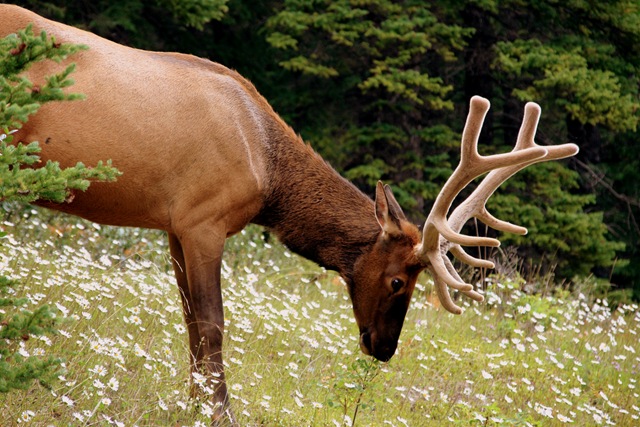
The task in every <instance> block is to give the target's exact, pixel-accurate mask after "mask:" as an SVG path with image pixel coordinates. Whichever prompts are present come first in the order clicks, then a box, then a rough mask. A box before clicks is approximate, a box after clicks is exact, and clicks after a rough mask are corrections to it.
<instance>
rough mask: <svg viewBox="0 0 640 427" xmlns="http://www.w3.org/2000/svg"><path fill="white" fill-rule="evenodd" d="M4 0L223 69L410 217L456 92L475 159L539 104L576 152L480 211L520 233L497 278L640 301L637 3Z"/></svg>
mask: <svg viewBox="0 0 640 427" xmlns="http://www.w3.org/2000/svg"><path fill="white" fill-rule="evenodd" d="M16 3H18V4H20V5H22V6H25V7H27V8H29V9H31V10H33V11H35V12H38V13H40V14H42V15H45V16H47V17H49V18H52V19H55V20H58V21H62V22H65V23H68V24H71V25H75V26H78V27H80V28H84V29H87V30H90V31H92V32H95V33H97V34H99V35H101V36H104V37H106V38H109V39H112V40H114V41H117V42H119V43H123V44H126V45H130V46H135V47H139V48H143V49H152V50H164V51H180V52H184V53H192V54H194V55H198V56H201V57H206V58H209V59H211V60H213V61H216V62H220V63H222V64H224V65H226V66H228V67H230V68H234V69H236V70H238V71H239V72H240V73H241V74H243V75H244V76H245V77H247V78H249V79H250V80H251V81H252V82H253V83H254V84H255V85H256V86H257V88H258V90H259V91H260V92H261V93H262V94H263V95H264V96H265V97H266V98H267V99H268V100H269V102H270V103H271V104H272V105H273V106H274V108H275V109H276V111H278V112H279V113H280V114H281V115H282V116H283V117H284V118H285V120H286V121H287V122H288V123H289V124H291V125H292V126H293V128H294V129H295V130H296V131H297V132H299V133H300V134H301V135H302V136H303V138H304V139H305V140H306V141H307V142H309V143H310V144H311V145H312V146H313V147H314V148H315V149H316V150H317V151H318V152H320V153H321V154H322V156H323V157H324V158H325V159H327V161H328V162H330V163H331V164H332V165H333V166H334V167H335V168H336V169H337V170H339V171H340V172H341V173H342V174H343V175H344V176H346V177H347V178H349V179H350V180H352V181H353V182H355V183H356V184H357V185H358V186H359V187H360V188H362V189H363V190H364V191H366V192H368V193H370V194H371V193H372V192H373V188H374V185H375V182H376V181H377V180H378V179H383V180H384V181H385V182H388V183H390V184H391V185H392V186H393V188H394V192H395V193H396V195H397V196H398V200H399V201H400V203H401V204H402V205H403V207H404V208H405V210H406V211H407V212H408V213H409V215H410V217H411V218H413V219H414V220H415V221H416V223H420V222H422V221H423V220H424V218H425V216H426V214H427V212H428V211H429V209H430V206H431V204H432V202H433V201H434V199H435V196H436V194H437V193H438V191H439V189H440V187H441V186H442V184H443V183H444V181H445V180H446V178H447V177H448V176H449V174H450V173H451V172H452V170H453V168H454V167H455V165H456V164H457V161H458V158H459V154H458V149H459V141H460V133H461V130H462V127H463V125H464V119H465V117H466V111H467V108H468V102H469V98H470V97H471V96H473V95H481V96H484V97H486V98H488V99H489V100H490V101H491V103H492V108H491V110H490V112H489V115H488V116H487V120H486V121H485V126H484V130H483V133H482V136H481V141H480V144H481V146H480V151H481V152H482V153H486V154H488V153H493V152H501V151H508V150H510V149H511V147H512V146H513V144H514V143H515V138H516V135H517V132H518V128H519V125H520V121H521V119H522V112H523V108H524V104H525V103H526V102H527V101H535V102H538V103H539V104H540V105H541V106H542V109H543V112H542V118H541V121H540V125H539V131H538V135H537V140H538V142H539V143H541V144H559V143H564V142H575V143H576V144H578V145H579V146H580V149H581V151H580V153H579V154H578V155H577V156H576V157H575V158H572V159H570V160H567V161H564V162H551V163H550V164H541V165H536V166H533V167H530V168H528V169H527V170H525V171H523V172H521V173H520V174H518V175H517V176H516V177H514V178H512V179H511V180H510V181H508V182H507V183H506V184H505V185H503V187H502V188H501V190H500V191H499V192H498V193H497V194H496V195H494V196H493V197H492V199H491V200H490V202H489V206H488V207H489V209H490V210H491V211H492V212H493V213H494V214H496V215H497V216H499V217H501V218H504V219H508V220H509V221H511V222H514V223H518V224H521V225H523V226H526V227H528V228H529V234H528V235H527V236H524V237H521V236H514V235H505V236H503V237H502V238H501V239H502V240H503V242H504V243H505V244H507V245H510V248H511V249H510V250H505V251H504V252H502V253H500V254H496V255H498V256H499V257H500V260H501V261H500V265H501V268H502V269H503V270H504V269H511V270H514V271H517V272H518V273H519V274H521V275H522V276H524V277H538V278H540V277H545V278H547V279H549V278H551V279H553V280H554V281H555V282H556V283H558V282H562V281H564V282H567V283H568V282H570V281H572V280H573V281H575V282H581V283H585V282H586V283H591V284H593V285H594V286H600V287H604V288H608V289H609V290H610V291H613V292H616V293H617V295H618V296H619V297H620V298H623V299H626V298H630V297H631V296H632V295H633V296H634V297H635V298H636V299H637V298H640V248H639V246H640V245H639V239H640V225H639V222H640V159H639V156H638V154H639V151H640V141H639V136H640V135H639V133H638V120H639V118H640V110H639V106H640V96H639V90H640V80H639V77H640V0H628V1H616V0H610V1H606V2H603V1H590V0H535V1H532V0H475V1H463V0H447V1H440V0H434V1H428V2H427V1H418V0H416V1H386V0H351V1H348V0H337V1H328V0H280V1H275V0H274V1H259V0H252V1H250V0H228V1H227V0H153V1H146V2H143V1H138V0H115V1H105V0H84V1H82V0H79V1H51V2H47V1H18V2H16ZM104 84H105V85H108V82H104ZM480 228H481V229H480V230H478V232H480V233H483V234H484V233H485V229H484V227H482V226H480ZM469 232H471V233H474V232H475V231H474V230H473V229H472V227H470V230H469ZM503 246H504V245H503Z"/></svg>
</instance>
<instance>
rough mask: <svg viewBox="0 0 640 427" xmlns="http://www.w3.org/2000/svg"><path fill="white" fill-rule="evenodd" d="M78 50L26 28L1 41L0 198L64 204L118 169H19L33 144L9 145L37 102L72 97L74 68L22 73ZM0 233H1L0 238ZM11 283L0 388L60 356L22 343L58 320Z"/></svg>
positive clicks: (0, 292) (32, 155) (45, 371)
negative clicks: (30, 76) (35, 77)
mask: <svg viewBox="0 0 640 427" xmlns="http://www.w3.org/2000/svg"><path fill="white" fill-rule="evenodd" d="M80 49H83V47H82V46H71V45H65V44H59V43H56V41H55V40H54V39H53V38H48V37H47V36H46V34H44V33H43V34H41V35H39V36H36V35H34V34H33V32H32V31H31V29H30V28H27V29H25V30H23V31H20V32H19V33H18V34H14V35H11V36H8V37H6V38H4V39H2V40H0V201H17V202H32V201H35V200H37V199H46V200H50V201H54V202H64V201H65V200H67V199H68V198H69V197H70V195H71V190H85V189H86V188H87V187H88V185H89V182H90V180H113V179H115V177H116V176H117V171H116V170H115V169H114V168H113V167H111V166H110V164H109V163H108V162H107V164H102V163H101V164H99V165H97V166H96V167H95V168H87V167H85V166H84V165H82V164H78V165H77V166H75V167H73V168H67V169H60V166H59V165H58V163H55V162H47V164H46V165H44V166H43V167H42V168H39V169H30V168H21V167H22V166H23V165H33V164H34V163H36V162H37V161H38V156H37V153H38V151H39V147H38V143H37V142H32V143H30V144H27V145H23V144H17V145H13V144H12V139H13V138H12V133H13V132H12V131H13V130H15V129H19V128H20V127H21V126H22V124H23V123H24V122H26V121H27V119H28V117H29V116H30V115H31V114H34V113H36V112H37V111H38V108H39V107H40V105H42V104H43V103H46V102H51V101H63V100H74V99H79V98H81V96H80V95H77V94H67V93H65V92H64V88H66V87H68V86H69V85H71V84H72V83H73V81H72V80H71V79H70V78H69V75H70V74H71V73H72V71H73V69H74V66H73V65H71V66H69V67H67V68H66V69H64V70H63V71H61V72H60V73H58V74H55V75H53V76H50V77H48V78H47V82H46V84H44V85H42V86H39V87H36V86H34V85H33V84H32V83H31V82H30V81H29V80H27V79H26V78H25V77H22V76H21V73H22V72H24V71H26V70H27V69H28V68H29V66H31V65H32V64H33V63H35V62H38V61H43V60H54V61H60V60H62V59H64V58H66V57H67V56H69V55H71V54H73V53H74V52H77V51H78V50H80ZM4 236H5V235H4V234H3V235H2V237H4ZM18 285H19V284H17V283H16V282H15V281H13V280H10V279H8V278H6V277H0V392H2V393H6V392H8V391H10V390H12V389H15V388H27V387H29V386H30V385H31V384H32V382H33V380H38V381H40V382H41V383H42V384H47V383H48V382H49V381H50V380H51V379H52V378H53V377H54V375H55V372H56V368H57V367H58V365H59V360H57V359H56V358H54V357H52V356H46V357H44V356H38V355H30V354H28V352H27V351H26V350H25V349H23V348H22V347H21V343H22V342H23V341H26V340H28V339H29V338H30V337H34V336H40V335H45V334H52V333H54V332H55V325H56V323H57V321H56V317H55V314H54V313H53V311H52V310H51V309H50V308H49V307H47V306H41V307H38V308H36V309H35V310H33V311H31V310H27V309H26V308H24V307H25V306H26V305H27V302H28V301H27V299H26V298H16V297H15V295H16V286H18Z"/></svg>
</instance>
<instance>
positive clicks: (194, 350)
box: [169, 233, 202, 397]
mask: <svg viewBox="0 0 640 427" xmlns="http://www.w3.org/2000/svg"><path fill="white" fill-rule="evenodd" d="M169 249H170V250H171V262H172V265H173V271H174V273H175V276H176V281H177V282H178V292H180V299H181V300H182V314H183V315H184V321H185V323H186V325H187V331H188V333H189V355H190V357H189V365H190V366H191V373H192V374H193V372H199V371H200V370H201V366H200V365H201V363H200V361H201V360H202V352H200V332H199V330H198V322H197V321H196V315H195V309H194V306H193V299H192V298H191V291H190V290H189V281H188V280H187V267H186V262H185V260H184V253H183V251H182V245H181V244H180V240H178V236H176V235H175V234H173V233H169ZM197 392H198V387H197V385H196V384H195V383H194V382H193V376H192V377H191V393H190V394H191V397H196V395H197Z"/></svg>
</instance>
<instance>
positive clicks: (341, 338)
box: [0, 210, 640, 426]
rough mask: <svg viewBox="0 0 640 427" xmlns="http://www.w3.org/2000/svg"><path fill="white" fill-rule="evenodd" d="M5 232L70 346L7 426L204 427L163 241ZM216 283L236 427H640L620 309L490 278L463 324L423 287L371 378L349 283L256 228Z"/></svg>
mask: <svg viewBox="0 0 640 427" xmlns="http://www.w3.org/2000/svg"><path fill="white" fill-rule="evenodd" d="M71 223H73V224H75V223H77V224H79V227H78V226H77V225H71ZM3 228H5V229H6V231H8V232H9V234H10V236H9V237H8V238H6V239H5V240H4V241H3V242H2V245H1V246H0V268H1V269H2V274H5V275H8V276H10V277H12V278H15V279H18V280H20V282H21V283H22V286H21V287H20V288H19V290H20V292H22V293H24V295H26V296H28V297H29V300H30V301H31V304H32V305H33V306H34V307H35V306H36V305H41V304H44V303H46V304H49V305H51V306H54V307H57V309H58V313H59V316H61V317H62V318H64V322H63V325H62V328H61V331H60V334H59V335H57V336H55V337H51V338H43V339H34V338H32V339H29V340H27V341H24V342H23V343H22V344H21V345H22V346H23V349H22V351H23V352H25V354H26V353H29V354H47V355H51V354H52V355H57V356H59V357H61V358H62V359H64V363H63V365H62V370H61V372H60V374H59V381H58V382H56V383H55V384H54V385H53V388H52V389H51V390H47V389H45V388H43V387H42V386H40V385H37V384H34V385H33V387H32V388H31V389H29V390H27V391H24V392H22V391H19V392H12V393H10V394H8V395H3V396H0V411H1V413H2V422H1V423H2V425H7V426H12V425H18V424H27V425H37V426H47V425H56V426H63V425H64V426H66V425H118V426H134V425H138V426H182V425H186V426H193V425H208V424H209V423H210V415H211V413H212V408H211V406H210V405H209V404H208V402H207V400H206V398H201V399H196V400H190V399H189V398H188V397H187V396H188V392H189V369H188V356H187V352H188V350H187V335H186V330H185V327H184V324H183V320H182V315H181V308H180V301H179V298H178V293H177V289H176V285H175V284H174V279H173V276H172V272H171V271H170V264H169V260H168V255H167V252H168V251H167V247H166V243H165V240H164V237H163V236H162V234H161V233H158V232H151V231H140V230H133V229H119V228H110V227H99V226H97V225H93V224H90V223H86V222H82V221H76V220H72V221H70V220H69V219H68V218H63V217H60V216H57V215H53V214H50V213H48V212H46V211H36V210H33V211H32V210H28V211H25V212H24V213H23V214H21V215H20V216H15V215H14V216H12V217H9V218H8V219H7V220H6V221H5V222H4V225H3ZM222 274H223V278H224V285H223V288H224V300H225V317H226V335H225V343H224V353H225V354H224V358H225V363H226V365H227V366H226V372H227V381H228V385H229V390H230V394H231V398H232V406H233V409H234V411H235V413H236V416H237V418H238V420H239V422H240V424H241V425H246V426H351V425H357V426H370V425H372V426H387V425H388V426H432V425H433V426H441V425H483V426H484V425H487V426H494V425H505V426H506V425H509V426H511V425H531V426H538V425H539V426H542V425H544V426H548V425H560V424H574V425H579V426H584V425H621V426H632V425H638V424H640V397H639V393H640V390H639V389H638V387H639V385H638V383H637V379H638V378H639V371H640V345H639V341H638V333H640V310H639V309H638V306H637V305H623V306H620V307H618V308H616V309H615V310H614V309H612V308H611V307H608V304H607V301H605V300H595V301H592V300H590V299H589V298H588V297H587V296H585V295H582V294H578V295H571V294H569V293H568V292H566V291H561V292H556V293H554V294H553V295H551V296H544V297H540V296H536V295H529V294H526V293H524V292H522V290H521V289H522V286H523V285H522V284H520V283H513V282H509V281H497V280H494V279H488V280H487V292H486V295H487V302H486V303H483V304H473V305H469V303H467V302H465V304H466V305H465V306H466V311H465V312H464V313H463V314H462V315H461V316H453V315H451V314H449V313H447V312H446V311H444V310H442V309H440V308H439V307H438V306H437V303H436V299H435V298H434V295H433V293H432V289H431V283H430V280H429V278H428V277H427V276H426V275H425V276H422V277H421V280H420V284H419V285H418V288H417V290H416V293H415V295H414V299H413V302H412V306H411V308H410V311H409V314H408V316H407V319H406V322H405V328H404V330H403V333H402V336H401V342H400V344H399V347H398V351H397V354H396V355H395V357H394V358H393V359H392V360H391V361H390V362H389V363H377V362H374V361H372V360H371V359H369V358H367V357H366V356H364V355H362V354H361V353H360V350H359V347H358V336H357V327H356V326H355V321H354V320H353V315H352V312H351V305H350V302H349V299H348V296H347V294H346V292H345V290H344V289H343V286H342V283H341V281H340V280H339V278H338V277H336V275H334V274H333V273H330V272H326V271H324V270H323V269H321V268H319V267H318V266H316V265H314V264H312V263H310V262H308V261H306V260H303V259H301V258H299V257H297V256H295V255H292V254H291V253H289V252H288V251H287V250H286V248H284V247H282V246H281V245H280V244H278V243H277V242H273V241H270V242H268V243H267V242H266V241H265V239H264V236H263V234H262V232H261V230H260V229H258V228H250V229H248V230H247V231H245V232H243V233H242V234H240V235H238V236H236V237H234V238H232V239H230V240H229V242H228V244H227V248H226V255H225V258H224V266H223V272H222ZM195 381H196V383H198V382H199V381H200V379H199V378H195Z"/></svg>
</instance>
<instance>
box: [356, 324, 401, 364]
mask: <svg viewBox="0 0 640 427" xmlns="http://www.w3.org/2000/svg"><path fill="white" fill-rule="evenodd" d="M398 335H400V334H398ZM397 347H398V336H396V337H384V338H382V339H381V337H380V336H379V335H378V334H377V333H376V331H371V330H370V329H369V328H363V329H361V330H360V349H361V350H362V352H363V353H364V354H366V355H367V356H373V357H375V358H376V359H378V360H379V361H381V362H388V361H389V359H391V357H392V356H393V355H394V354H395V352H396V348H397Z"/></svg>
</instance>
